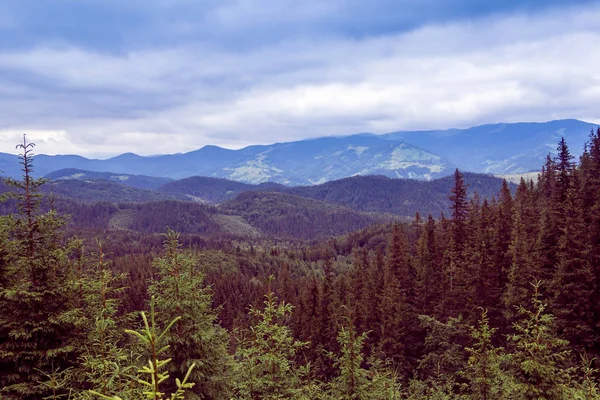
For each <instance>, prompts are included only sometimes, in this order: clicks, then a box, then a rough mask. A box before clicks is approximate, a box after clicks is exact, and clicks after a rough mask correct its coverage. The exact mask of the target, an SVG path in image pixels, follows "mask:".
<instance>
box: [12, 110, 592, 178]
mask: <svg viewBox="0 0 600 400" xmlns="http://www.w3.org/2000/svg"><path fill="white" fill-rule="evenodd" d="M594 127H595V126H594V125H593V124H590V123H587V122H583V121H578V120H557V121H550V122H545V123H512V124H493V125H482V126H477V127H473V128H469V129H449V130H435V131H406V132H404V131H402V132H392V133H387V134H383V135H374V134H370V133H363V134H356V135H350V136H342V137H321V138H317V139H309V140H301V141H296V142H288V143H275V144H272V145H261V146H249V147H246V148H243V149H240V150H229V149H224V148H221V147H217V146H205V147H202V148H201V149H198V150H194V151H191V152H188V153H183V154H181V153H180V154H172V155H161V156H151V157H144V156H139V155H136V154H134V153H125V154H121V155H119V156H116V157H113V158H109V159H106V160H97V159H88V158H85V157H81V156H76V155H56V156H48V155H43V154H40V155H37V156H36V160H35V173H36V174H37V175H38V176H43V175H46V174H49V173H51V172H53V171H56V170H61V169H65V168H67V169H68V168H74V169H79V170H86V171H96V172H98V171H102V172H110V173H113V174H119V175H118V176H119V177H118V178H116V179H120V180H123V181H124V180H129V179H132V178H131V177H132V176H133V175H143V176H146V178H145V179H140V178H135V179H138V180H139V182H138V183H137V186H136V187H139V188H144V189H147V188H155V187H158V186H160V185H162V184H164V183H166V182H168V179H181V178H187V177H191V176H206V177H214V178H225V179H229V180H234V181H239V182H245V183H250V184H258V183H262V182H267V181H270V182H275V183H280V184H284V185H288V186H297V185H315V184H320V183H324V182H328V181H332V180H337V179H342V178H346V177H350V176H356V175H383V176H388V177H394V178H410V179H419V180H432V179H436V178H440V177H444V176H447V175H450V174H451V173H452V172H453V171H454V169H455V168H457V167H458V168H459V169H461V170H463V171H470V172H477V173H489V174H520V173H526V172H529V171H535V170H539V168H540V166H541V165H542V164H543V161H544V158H545V157H546V155H547V154H548V153H549V152H554V151H555V148H556V143H557V142H558V141H559V140H560V138H561V137H565V138H566V139H567V143H568V144H569V146H570V148H571V150H572V153H573V154H575V155H578V154H580V153H581V151H582V149H583V146H584V143H585V142H586V140H587V138H588V135H589V131H590V129H593V128H594ZM0 170H2V171H4V174H6V175H9V176H19V175H20V165H19V164H18V162H17V159H16V156H15V155H10V154H6V153H0ZM74 173H77V172H74ZM152 177H156V178H162V179H163V180H162V181H157V180H154V181H153V180H152V179H149V178H152ZM111 179H112V178H111ZM144 185H146V186H144ZM148 185H149V186H148Z"/></svg>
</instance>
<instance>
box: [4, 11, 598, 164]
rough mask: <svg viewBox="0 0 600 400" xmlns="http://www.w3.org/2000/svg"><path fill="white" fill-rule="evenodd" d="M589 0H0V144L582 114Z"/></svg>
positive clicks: (594, 93) (92, 148)
mask: <svg viewBox="0 0 600 400" xmlns="http://www.w3.org/2000/svg"><path fill="white" fill-rule="evenodd" d="M599 20H600V4H599V3H598V2H593V1H573V0H571V1H549V0H545V1H544V0H522V1H514V0H507V1H490V0H472V1H464V0H463V1H461V0H447V1H440V0H412V1H408V0H369V1H364V0H363V1H359V0H303V1H298V0H277V1H273V0H269V1H267V0H237V1H234V0H231V1H230V0H219V1H217V0H171V1H153V0H145V1H142V0H127V1H122V0H120V1H115V0H36V1H35V2H30V1H23V0H0V151H3V152H14V144H15V143H16V142H18V138H19V136H20V135H21V134H22V133H28V135H29V137H30V138H31V139H32V140H34V141H36V143H37V144H38V148H37V150H38V152H41V153H50V154H56V153H78V154H83V155H88V156H100V157H104V156H108V155H114V154H118V153H123V152H127V151H133V152H136V153H138V154H161V153H172V152H184V151H190V150H193V149H196V148H199V147H202V146H204V145H206V144H216V145H220V146H224V147H229V148H240V147H243V146H246V145H249V144H259V143H273V142H278V141H289V140H298V139H302V138H308V137H317V136H323V135H341V134H352V133H357V132H365V131H369V132H375V133H384V132H389V131H394V130H402V129H436V128H450V127H468V126H472V125H477V124H482V123H490V122H514V121H545V120H551V119H557V118H579V119H583V120H587V121H591V122H600V115H599V114H600V111H598V110H600V107H598V104H600V72H598V71H600V69H599V68H598V65H600V25H599V24H598V21H599Z"/></svg>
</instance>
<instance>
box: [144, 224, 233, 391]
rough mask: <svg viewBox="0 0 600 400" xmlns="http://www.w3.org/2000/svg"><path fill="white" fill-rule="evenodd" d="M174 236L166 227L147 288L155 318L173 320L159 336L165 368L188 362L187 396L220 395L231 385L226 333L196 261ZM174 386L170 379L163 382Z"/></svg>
mask: <svg viewBox="0 0 600 400" xmlns="http://www.w3.org/2000/svg"><path fill="white" fill-rule="evenodd" d="M180 246H181V245H180V243H179V235H178V234H177V233H175V232H173V231H171V230H169V231H168V233H167V234H166V239H165V241H164V248H165V253H166V254H165V255H164V256H163V257H159V258H156V259H155V260H154V263H153V264H154V266H155V268H156V270H157V275H156V277H155V279H154V280H153V281H152V284H151V285H150V287H149V289H148V291H149V293H150V294H151V295H152V296H154V298H155V302H156V309H157V311H158V314H157V315H158V316H157V319H158V321H159V323H161V324H167V323H168V322H169V321H171V320H172V319H174V318H179V319H178V321H177V323H176V324H175V325H174V326H173V328H172V329H171V331H170V332H169V333H168V334H167V335H166V336H165V343H167V344H168V345H169V350H168V351H167V354H168V356H169V357H170V358H171V359H172V362H171V363H170V364H169V372H171V374H172V375H181V374H184V373H185V371H187V369H188V368H189V366H190V365H191V364H192V363H194V364H196V368H195V369H194V372H193V373H192V375H191V379H192V380H193V381H194V382H196V383H197V385H196V386H195V387H194V389H193V390H192V391H191V392H190V393H189V395H190V396H191V397H190V398H193V397H194V395H195V396H196V397H197V398H201V399H204V398H208V399H226V398H228V393H229V391H230V386H231V369H232V361H231V358H230V356H229V355H228V353H227V345H228V341H229V337H228V334H227V332H226V331H225V330H224V329H223V328H221V327H220V326H219V325H218V323H217V314H216V312H215V311H214V310H213V308H212V292H211V290H210V287H208V286H207V285H206V284H205V283H204V273H203V272H202V271H200V270H199V269H198V268H197V264H198V260H197V259H196V257H194V256H192V255H191V254H189V253H186V252H182V251H181V249H180ZM166 384H167V385H168V386H174V382H173V381H172V380H171V381H168V382H166Z"/></svg>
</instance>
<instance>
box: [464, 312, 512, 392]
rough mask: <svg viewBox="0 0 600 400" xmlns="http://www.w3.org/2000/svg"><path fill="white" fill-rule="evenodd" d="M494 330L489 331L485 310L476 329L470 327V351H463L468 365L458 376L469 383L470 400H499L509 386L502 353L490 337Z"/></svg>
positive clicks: (507, 390)
mask: <svg viewBox="0 0 600 400" xmlns="http://www.w3.org/2000/svg"><path fill="white" fill-rule="evenodd" d="M495 332H496V329H494V328H490V326H489V319H488V316H487V310H483V311H482V312H481V319H480V320H479V324H478V326H477V327H471V337H472V338H473V340H474V341H475V344H474V345H473V347H468V348H467V349H466V350H467V352H468V354H469V359H468V360H467V365H466V367H465V369H464V370H463V371H462V372H461V375H462V376H464V377H465V378H466V379H467V380H468V381H469V384H468V388H469V395H468V396H467V397H468V398H470V399H473V400H502V399H505V398H507V394H508V393H509V387H510V385H511V383H512V382H510V378H509V376H508V375H507V374H506V372H505V371H504V367H505V365H503V363H504V364H505V363H506V361H507V357H506V355H504V354H503V349H501V348H496V347H495V346H494V345H493V343H492V337H493V335H494V333H495Z"/></svg>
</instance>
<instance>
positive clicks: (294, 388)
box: [234, 290, 312, 400]
mask: <svg viewBox="0 0 600 400" xmlns="http://www.w3.org/2000/svg"><path fill="white" fill-rule="evenodd" d="M264 305H265V307H264V309H263V310H261V309H257V308H251V309H250V313H251V314H252V315H253V316H255V317H257V318H258V322H257V323H256V325H255V326H253V327H252V329H251V331H250V332H249V337H247V338H243V339H242V340H241V341H240V343H239V344H238V348H237V351H236V359H238V360H239V361H238V362H239V364H238V368H237V371H238V377H237V379H236V381H235V383H234V385H235V388H234V393H235V396H236V397H235V398H237V399H244V400H245V399H251V400H258V399H308V398H310V395H309V394H308V393H310V392H311V391H312V389H311V388H310V385H308V384H307V382H306V377H307V376H308V374H309V372H310V371H309V368H308V367H307V366H302V365H298V364H297V363H296V354H297V353H298V351H299V350H300V349H302V348H303V347H304V346H306V342H299V341H297V340H294V338H293V337H292V335H291V331H290V329H289V328H288V327H287V326H286V325H285V320H286V319H288V318H289V315H290V314H291V312H292V306H291V305H290V304H287V303H278V302H277V299H276V298H275V296H274V294H273V293H272V292H271V291H270V290H269V292H268V293H267V295H266V300H265V302H264ZM307 392H308V393H307Z"/></svg>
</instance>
